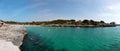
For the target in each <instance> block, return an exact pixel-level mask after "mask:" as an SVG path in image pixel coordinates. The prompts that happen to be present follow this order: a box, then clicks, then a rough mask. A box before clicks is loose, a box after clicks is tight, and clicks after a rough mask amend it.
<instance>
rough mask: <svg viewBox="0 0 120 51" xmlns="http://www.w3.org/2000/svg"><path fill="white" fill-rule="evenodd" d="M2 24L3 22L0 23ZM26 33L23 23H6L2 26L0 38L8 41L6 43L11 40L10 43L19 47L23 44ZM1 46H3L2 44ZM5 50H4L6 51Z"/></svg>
mask: <svg viewBox="0 0 120 51" xmlns="http://www.w3.org/2000/svg"><path fill="white" fill-rule="evenodd" d="M0 25H1V23H0ZM25 34H27V31H26V30H25V28H24V27H23V26H21V25H8V24H5V23H4V24H3V25H2V26H1V27H0V40H4V42H6V43H7V42H9V44H10V43H11V44H13V45H14V46H17V47H18V49H19V47H20V46H21V45H22V41H23V38H24V36H25ZM0 43H1V42H0ZM6 46H7V45H6ZM11 46H12V45H11ZM0 48H2V47H1V45H0ZM6 49H7V48H6ZM4 50H5V49H4ZM4 50H2V51H4ZM13 51H14V50H13Z"/></svg>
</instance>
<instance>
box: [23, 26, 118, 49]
mask: <svg viewBox="0 0 120 51" xmlns="http://www.w3.org/2000/svg"><path fill="white" fill-rule="evenodd" d="M26 28H27V30H28V35H27V36H26V38H25V40H24V44H23V46H22V48H23V51H120V27H99V28H75V27H74V28H73V27H40V26H38V27H26Z"/></svg>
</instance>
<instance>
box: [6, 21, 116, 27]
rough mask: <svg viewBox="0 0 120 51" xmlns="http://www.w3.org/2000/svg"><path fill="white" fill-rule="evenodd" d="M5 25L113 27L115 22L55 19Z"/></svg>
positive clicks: (8, 22)
mask: <svg viewBox="0 0 120 51" xmlns="http://www.w3.org/2000/svg"><path fill="white" fill-rule="evenodd" d="M4 22H5V23H7V24H20V25H40V26H56V27H115V26H117V25H116V23H115V22H110V23H106V22H104V21H95V20H87V19H85V20H78V21H76V20H74V19H72V20H63V19H57V20H52V21H33V22H15V21H4Z"/></svg>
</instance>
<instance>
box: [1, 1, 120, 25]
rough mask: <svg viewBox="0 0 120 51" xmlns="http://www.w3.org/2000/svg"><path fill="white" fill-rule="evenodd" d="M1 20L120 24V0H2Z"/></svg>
mask: <svg viewBox="0 0 120 51" xmlns="http://www.w3.org/2000/svg"><path fill="white" fill-rule="evenodd" d="M0 19H1V20H5V21H18V22H28V21H50V20H56V19H75V20H84V19H92V20H103V21H105V22H112V21H115V22H116V23H120V0H0Z"/></svg>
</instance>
